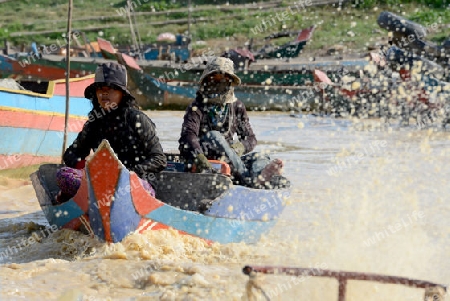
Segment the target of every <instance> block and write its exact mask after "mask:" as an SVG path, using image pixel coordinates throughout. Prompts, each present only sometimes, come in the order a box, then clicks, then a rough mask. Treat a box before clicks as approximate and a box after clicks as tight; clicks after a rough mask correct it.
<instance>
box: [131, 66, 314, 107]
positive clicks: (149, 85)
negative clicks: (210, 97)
mask: <svg viewBox="0 0 450 301" xmlns="http://www.w3.org/2000/svg"><path fill="white" fill-rule="evenodd" d="M128 70H129V75H130V81H131V82H132V85H133V86H135V87H137V88H138V89H139V91H140V92H141V93H142V95H143V96H145V97H142V98H138V102H139V104H140V106H142V107H143V108H145V109H157V108H172V109H185V108H186V107H187V106H188V105H189V104H190V103H191V102H192V101H193V100H194V98H195V96H196V91H197V89H198V87H197V85H196V84H192V83H187V84H183V85H177V84H173V83H165V82H163V81H160V80H158V79H156V78H153V77H152V76H150V75H148V74H146V73H143V72H140V71H138V70H136V69H132V68H128ZM234 91H235V95H236V97H237V98H238V99H239V100H241V101H242V102H243V103H244V104H245V106H246V108H247V109H249V110H292V109H301V108H302V107H303V106H304V105H307V104H309V103H312V102H314V97H315V94H314V92H313V91H312V86H269V85H267V86H264V85H255V86H251V85H245V86H243V85H241V86H237V87H235V89H234Z"/></svg>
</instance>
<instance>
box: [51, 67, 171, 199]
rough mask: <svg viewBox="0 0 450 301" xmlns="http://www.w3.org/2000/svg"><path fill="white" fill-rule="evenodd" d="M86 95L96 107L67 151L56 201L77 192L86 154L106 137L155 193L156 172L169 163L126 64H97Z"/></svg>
mask: <svg viewBox="0 0 450 301" xmlns="http://www.w3.org/2000/svg"><path fill="white" fill-rule="evenodd" d="M84 95H85V97H86V98H88V99H90V100H91V101H92V105H93V109H92V111H91V112H90V113H89V114H88V116H89V120H88V121H87V122H86V123H85V124H84V126H83V129H82V131H81V132H80V133H79V134H78V136H77V138H76V139H75V141H74V142H73V143H72V145H70V146H69V148H68V149H67V150H66V151H65V153H64V156H63V159H64V162H65V164H66V165H67V166H66V167H63V168H61V169H60V170H59V171H58V173H57V183H58V186H59V187H60V188H61V191H60V193H59V195H58V197H57V201H58V202H63V201H67V200H68V199H70V198H71V197H73V196H74V195H75V194H76V192H77V190H78V188H79V187H80V184H81V177H82V175H83V168H84V163H85V158H86V157H87V156H88V155H89V153H90V152H91V150H95V149H96V148H97V147H98V146H99V145H100V143H101V141H102V140H103V139H106V140H108V142H109V144H110V145H111V147H112V149H113V150H114V152H115V153H116V155H117V157H118V158H119V160H120V161H121V162H122V163H123V164H124V165H125V166H126V168H127V169H128V170H130V171H134V172H135V173H136V174H137V175H138V176H139V177H140V179H141V182H142V184H143V186H144V188H145V189H146V190H147V191H148V192H149V193H150V194H151V195H153V196H154V195H155V190H154V189H155V187H156V178H155V173H158V172H160V171H162V170H163V169H164V168H165V167H166V165H167V161H166V156H165V154H164V152H163V149H162V147H161V144H160V142H159V138H158V136H157V135H156V128H155V125H154V123H153V122H152V121H151V120H150V118H149V117H148V116H147V115H146V114H144V113H143V112H142V111H140V110H139V107H138V105H137V103H136V100H135V98H134V97H133V96H132V95H131V93H130V92H129V91H128V89H127V71H126V68H125V67H124V66H122V65H119V64H117V63H113V62H111V63H106V64H102V65H100V66H98V67H97V70H96V72H95V80H94V83H93V84H91V85H89V86H88V87H87V88H86V89H85V91H84Z"/></svg>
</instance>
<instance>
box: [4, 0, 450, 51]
mask: <svg viewBox="0 0 450 301" xmlns="http://www.w3.org/2000/svg"><path fill="white" fill-rule="evenodd" d="M110 2H111V3H110V5H103V6H102V5H100V4H98V3H93V2H88V1H83V2H81V3H79V2H75V8H74V16H73V19H74V22H73V28H74V29H75V30H76V29H81V30H83V31H84V32H85V33H86V36H87V38H88V40H90V41H95V40H96V38H97V37H98V36H101V37H103V38H105V39H108V40H110V41H112V42H113V43H114V44H121V45H127V44H128V45H131V44H132V42H131V34H130V31H129V27H128V20H127V18H125V17H124V16H120V9H121V8H123V5H124V1H119V0H112V1H110ZM160 2H161V1H160ZM295 2H296V1H293V0H290V1H283V2H282V3H281V4H280V5H278V7H269V8H261V9H259V10H255V9H251V10H250V9H242V8H241V9H237V7H238V6H234V5H229V6H226V5H221V6H220V7H221V8H222V9H221V10H219V9H217V6H214V5H196V6H195V8H196V10H194V11H193V12H192V18H193V19H194V20H197V21H196V23H193V24H192V25H191V34H192V39H193V41H194V42H195V41H199V40H203V41H206V43H205V45H194V48H197V49H200V50H206V49H212V50H214V51H222V50H224V49H225V48H234V47H236V46H243V45H244V44H245V43H246V42H248V41H249V39H250V38H254V40H255V41H256V42H257V43H256V45H255V46H256V48H258V42H262V39H263V37H264V36H267V35H269V34H271V33H273V32H277V31H281V30H299V29H302V28H306V27H309V26H311V25H316V26H317V29H316V31H315V33H314V35H313V39H312V41H311V42H310V44H309V45H308V47H307V48H306V49H305V52H307V53H308V52H310V53H316V54H320V53H321V52H324V51H326V50H327V49H328V48H330V47H335V46H336V45H340V46H339V47H342V48H343V49H346V50H347V51H348V52H350V53H358V52H361V51H364V50H367V48H368V47H377V46H379V45H380V44H383V43H385V42H386V38H387V32H386V31H385V30H383V29H381V28H379V26H378V25H377V23H376V19H377V17H378V15H379V13H380V12H382V11H384V10H388V11H391V12H393V13H396V14H399V15H402V16H404V17H406V18H408V19H411V20H414V21H416V22H418V23H420V24H422V25H424V26H426V27H430V26H431V25H433V24H436V25H437V27H436V28H437V30H435V31H434V32H430V34H429V35H428V36H427V39H429V40H431V41H433V42H438V43H439V42H442V41H443V40H444V38H446V37H448V36H450V28H449V26H448V24H449V23H450V11H449V10H446V9H436V8H430V7H428V6H425V5H421V4H417V3H408V4H400V5H396V6H395V7H393V6H387V5H383V6H374V7H371V8H355V7H352V6H351V5H350V4H347V5H345V6H344V7H342V8H339V7H337V6H333V5H328V6H320V7H313V6H306V7H304V8H303V9H301V10H294V3H295ZM31 3H33V4H31ZM58 3H59V4H58ZM266 3H267V2H259V3H258V4H261V5H262V4H266ZM146 5H147V6H148V5H150V4H149V3H147V4H143V5H141V6H137V8H136V10H137V12H139V13H145V9H150V8H149V7H147V6H146ZM1 7H2V11H3V12H4V13H3V14H2V16H0V25H1V28H0V38H2V39H3V40H4V39H7V40H8V41H10V42H11V44H13V45H15V46H20V45H22V44H25V45H27V46H29V45H31V42H33V41H35V42H37V43H38V44H46V45H50V44H54V43H55V41H57V40H58V39H59V40H61V39H62V32H64V31H65V26H66V20H65V17H66V15H67V4H66V2H65V1H50V0H38V1H23V2H22V1H20V2H17V1H11V2H6V3H2V4H1ZM224 7H225V9H224ZM168 8H169V9H170V8H171V7H168ZM160 9H164V7H162V8H160ZM87 12H88V13H87ZM292 12H294V13H292ZM283 13H285V14H287V15H288V16H289V18H288V19H284V20H283V21H279V16H280V14H283ZM277 14H278V15H277ZM277 16H278V18H277ZM184 18H187V10H185V11H181V12H180V11H175V12H174V13H170V14H169V13H166V14H164V13H159V14H156V12H155V14H154V15H151V16H148V15H138V16H136V22H137V24H138V29H139V32H140V36H141V39H142V42H143V43H145V44H148V43H152V42H155V41H156V37H157V36H158V34H160V33H162V32H173V33H183V32H186V31H187V29H188V25H187V24H182V23H181V24H167V25H151V24H154V23H156V22H160V23H161V22H169V21H171V20H180V19H184ZM200 18H203V19H200ZM22 20H25V21H22ZM264 20H266V21H268V20H269V21H270V20H272V22H270V24H271V25H270V26H267V27H266V28H265V30H264V31H263V32H258V31H255V30H254V29H255V27H256V26H261V24H262V22H263V21H264ZM90 28H95V30H90ZM58 29H59V30H60V31H61V32H53V33H42V34H30V35H25V34H23V35H22V36H17V34H18V33H19V32H43V31H44V32H45V31H51V30H58ZM286 41H287V39H279V40H277V41H276V43H277V44H282V43H285V42H286ZM261 44H262V43H261ZM259 46H260V45H259Z"/></svg>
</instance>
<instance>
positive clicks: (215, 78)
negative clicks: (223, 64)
mask: <svg viewBox="0 0 450 301" xmlns="http://www.w3.org/2000/svg"><path fill="white" fill-rule="evenodd" d="M232 81H233V79H232V78H231V77H230V76H229V75H227V74H222V73H213V74H211V75H209V76H208V77H206V78H205V79H204V80H203V91H204V94H207V95H223V94H225V93H227V92H228V91H229V90H230V87H231V82H232Z"/></svg>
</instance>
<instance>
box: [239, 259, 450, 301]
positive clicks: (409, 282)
mask: <svg viewBox="0 0 450 301" xmlns="http://www.w3.org/2000/svg"><path fill="white" fill-rule="evenodd" d="M242 272H243V273H244V274H245V275H248V276H249V281H248V283H247V295H249V292H248V290H249V289H250V290H251V289H252V288H256V289H258V290H260V291H261V292H263V294H264V296H265V297H266V300H269V299H268V297H267V295H266V294H265V293H264V291H263V290H262V288H261V286H260V285H259V284H258V283H257V281H256V280H255V279H256V275H257V273H263V274H276V275H280V274H284V275H289V276H316V277H329V278H335V279H336V280H338V282H339V296H338V300H339V301H345V295H346V289H347V281H348V280H364V281H376V282H380V283H386V284H389V283H390V284H402V285H406V286H410V287H416V288H424V289H425V296H424V297H425V300H436V301H443V300H444V295H445V294H446V292H447V287H446V286H445V285H442V284H437V283H433V282H429V281H423V280H417V279H409V278H405V277H397V276H386V275H378V274H371V273H358V272H342V271H332V270H323V269H311V268H291V267H281V266H245V267H244V268H243V269H242ZM249 300H253V299H250V298H249Z"/></svg>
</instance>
